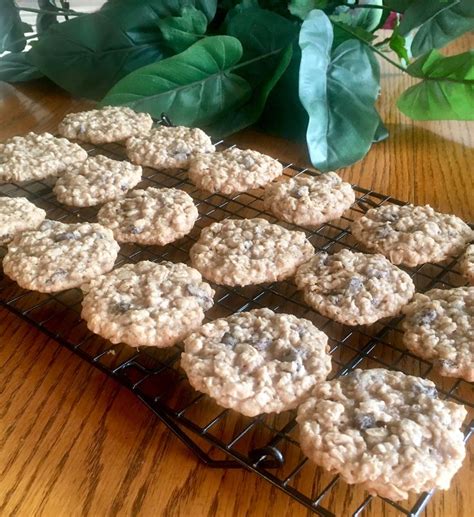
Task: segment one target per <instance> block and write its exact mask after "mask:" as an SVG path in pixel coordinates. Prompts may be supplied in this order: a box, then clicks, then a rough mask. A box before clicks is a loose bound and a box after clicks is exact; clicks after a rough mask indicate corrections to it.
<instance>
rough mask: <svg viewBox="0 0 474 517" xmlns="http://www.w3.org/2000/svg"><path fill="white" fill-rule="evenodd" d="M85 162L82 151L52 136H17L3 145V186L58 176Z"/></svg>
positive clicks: (0, 158) (0, 154)
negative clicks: (69, 168) (67, 169)
mask: <svg viewBox="0 0 474 517" xmlns="http://www.w3.org/2000/svg"><path fill="white" fill-rule="evenodd" d="M86 158H87V152H86V151H84V149H82V147H80V146H79V145H77V144H73V143H72V142H69V141H68V140H66V139H65V138H56V137H55V136H53V135H50V134H49V133H42V134H36V133H28V134H27V135H26V136H14V137H13V138H10V139H9V140H7V141H6V142H3V143H2V144H0V183H13V182H17V181H31V180H40V179H43V178H47V177H48V176H57V175H58V174H60V173H61V172H63V171H64V170H65V169H66V168H67V167H68V166H69V165H72V164H76V163H79V162H83V161H84V160H85V159H86Z"/></svg>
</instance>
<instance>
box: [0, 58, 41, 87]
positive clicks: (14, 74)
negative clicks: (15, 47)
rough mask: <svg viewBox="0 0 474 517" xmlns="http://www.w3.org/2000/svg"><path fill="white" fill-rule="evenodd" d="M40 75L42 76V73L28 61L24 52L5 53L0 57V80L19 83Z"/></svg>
mask: <svg viewBox="0 0 474 517" xmlns="http://www.w3.org/2000/svg"><path fill="white" fill-rule="evenodd" d="M40 77H43V74H42V73H41V72H40V71H39V70H38V69H37V68H36V67H35V66H33V65H32V64H31V63H30V62H29V61H28V54H27V53H26V52H19V53H12V54H6V55H4V56H2V57H0V81H7V82H9V83H21V82H24V81H31V80H32V79H39V78H40Z"/></svg>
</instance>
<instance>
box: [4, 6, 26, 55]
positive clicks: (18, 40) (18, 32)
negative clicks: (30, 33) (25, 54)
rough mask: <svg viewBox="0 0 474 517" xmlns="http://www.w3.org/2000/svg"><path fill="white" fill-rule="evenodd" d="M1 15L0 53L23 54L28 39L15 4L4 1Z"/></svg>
mask: <svg viewBox="0 0 474 517" xmlns="http://www.w3.org/2000/svg"><path fill="white" fill-rule="evenodd" d="M0 13H1V15H0V53H1V52H4V51H5V50H11V51H12V52H21V51H22V50H23V49H24V48H25V45H26V39H25V35H24V34H23V26H22V23H23V22H22V21H21V18H20V14H19V12H18V9H17V8H16V5H15V2H14V1H13V0H2V6H1V9H0Z"/></svg>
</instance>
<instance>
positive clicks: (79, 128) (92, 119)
mask: <svg viewBox="0 0 474 517" xmlns="http://www.w3.org/2000/svg"><path fill="white" fill-rule="evenodd" d="M152 125H153V120H152V118H151V117H150V115H148V113H137V112H135V111H133V110H132V109H130V108H127V107H125V106H106V107H104V108H102V109H96V110H90V111H81V112H80V113H69V114H68V115H66V116H65V117H64V119H63V120H62V122H61V123H60V124H59V126H58V132H59V134H60V135H62V136H65V137H66V138H71V139H73V140H81V141H83V142H91V143H93V144H105V143H109V142H119V141H121V140H126V139H127V138H129V137H131V136H139V135H142V134H144V133H148V131H150V129H151V126H152Z"/></svg>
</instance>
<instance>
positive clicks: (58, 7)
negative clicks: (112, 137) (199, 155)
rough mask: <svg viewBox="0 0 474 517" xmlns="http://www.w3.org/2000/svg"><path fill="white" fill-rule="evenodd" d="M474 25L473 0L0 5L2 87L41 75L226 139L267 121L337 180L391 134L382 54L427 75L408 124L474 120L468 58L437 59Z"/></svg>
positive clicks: (401, 104) (116, 0) (413, 93)
mask: <svg viewBox="0 0 474 517" xmlns="http://www.w3.org/2000/svg"><path fill="white" fill-rule="evenodd" d="M72 3H73V2H72ZM22 9H23V10H29V11H33V12H35V13H36V14H37V20H36V33H35V34H31V31H32V30H33V29H32V27H31V26H28V25H27V24H25V23H23V22H22V20H21V18H20V12H21V10H22ZM384 26H385V27H387V26H388V27H389V28H390V32H389V33H387V31H386V30H385V31H383V32H381V29H382V27H384ZM473 28H474V0H368V1H363V0H360V1H356V0H347V1H346V2H341V1H332V0H291V1H290V2H288V1H282V0H240V1H239V0H108V1H107V2H105V4H104V5H103V6H102V7H101V8H100V9H99V10H98V11H96V12H93V13H86V14H84V13H80V12H77V11H74V10H73V9H71V8H70V5H69V2H65V1H59V0H38V5H37V8H36V7H35V8H33V9H31V8H23V7H19V6H18V5H17V4H16V3H15V1H14V0H0V53H1V52H5V51H8V53H7V54H5V55H3V56H2V57H1V58H0V79H2V80H5V81H10V82H18V81H28V80H31V79H36V78H39V77H42V76H46V77H48V78H49V79H51V80H52V81H54V82H55V83H56V84H58V85H59V86H61V87H62V88H64V89H65V90H67V91H69V92H71V93H72V94H74V95H77V96H82V97H87V98H90V99H94V100H97V101H99V102H100V103H101V104H103V105H105V104H112V105H127V106H130V107H132V108H134V109H136V110H138V111H147V112H149V113H151V114H152V115H154V116H159V115H160V114H161V113H162V112H163V111H164V112H167V113H168V115H169V116H170V117H171V119H172V120H173V121H174V122H175V123H177V124H184V125H191V126H200V127H202V128H204V129H205V130H207V131H208V132H210V133H211V134H213V135H215V136H219V137H220V136H226V135H228V134H230V133H232V132H235V131H238V130H239V129H242V128H244V127H246V126H249V125H251V124H254V123H258V124H259V125H260V126H261V127H263V128H264V129H266V130H268V131H271V132H274V133H279V134H283V135H284V136H290V137H293V138H306V141H307V144H308V151H309V154H310V157H311V161H312V163H313V165H314V166H315V167H317V168H318V169H320V170H321V171H328V170H333V169H337V168H339V167H344V166H347V165H350V164H352V163H354V162H355V161H357V160H360V159H361V158H362V157H363V156H365V154H366V153H367V152H368V150H369V149H370V147H371V145H372V144H373V142H376V141H379V140H382V139H383V138H386V137H387V136H388V133H387V130H386V129H385V127H384V125H383V122H382V120H381V119H380V116H379V114H378V113H377V110H376V108H375V102H376V99H377V97H378V95H379V93H380V86H379V85H380V72H379V65H378V61H377V59H376V55H378V56H380V57H382V58H384V59H387V60H388V61H390V63H391V64H392V65H393V66H395V67H397V68H399V69H400V70H402V71H403V72H404V73H407V74H409V75H411V76H413V77H416V78H419V79H420V81H419V82H418V83H417V84H415V85H414V86H412V87H410V88H408V89H407V90H406V91H405V92H403V93H402V95H401V96H400V98H399V99H398V103H397V105H398V108H399V109H400V110H401V111H402V112H403V113H405V114H406V115H408V116H409V117H411V118H413V119H417V120H437V119H467V120H474V53H473V51H469V52H465V53H463V54H459V55H456V56H450V57H445V56H443V55H442V54H441V53H440V52H439V50H437V49H440V48H442V47H443V46H444V45H446V44H447V43H449V42H450V41H452V40H454V39H455V38H457V37H459V36H461V35H462V34H464V33H466V32H467V31H470V30H472V29H473ZM27 40H29V44H30V45H31V48H29V49H28V50H26V51H25V50H24V49H25V47H26V45H27Z"/></svg>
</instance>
